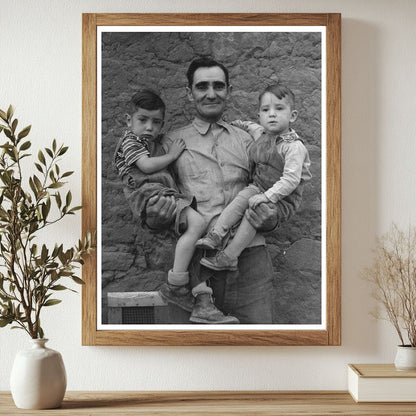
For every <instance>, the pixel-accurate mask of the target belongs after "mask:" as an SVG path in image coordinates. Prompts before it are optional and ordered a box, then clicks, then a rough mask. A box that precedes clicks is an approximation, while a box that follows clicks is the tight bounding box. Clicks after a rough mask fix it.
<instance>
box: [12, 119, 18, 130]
mask: <svg viewBox="0 0 416 416" xmlns="http://www.w3.org/2000/svg"><path fill="white" fill-rule="evenodd" d="M17 123H18V120H17V118H15V119H14V120H13V123H12V132H13V133H14V132H15V131H16V127H17Z"/></svg>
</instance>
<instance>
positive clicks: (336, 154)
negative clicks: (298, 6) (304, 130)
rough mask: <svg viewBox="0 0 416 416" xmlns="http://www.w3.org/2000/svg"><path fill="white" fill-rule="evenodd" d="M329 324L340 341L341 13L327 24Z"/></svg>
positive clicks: (333, 338)
mask: <svg viewBox="0 0 416 416" xmlns="http://www.w3.org/2000/svg"><path fill="white" fill-rule="evenodd" d="M327 61H328V64H327V110H326V111H327V132H326V136H327V163H326V165H327V172H326V184H327V198H326V200H327V220H326V224H327V236H326V247H327V250H326V257H327V259H326V263H327V264H326V266H327V317H328V322H327V327H328V344H329V345H341V238H340V236H341V15H340V14H337V13H333V14H329V15H328V25H327Z"/></svg>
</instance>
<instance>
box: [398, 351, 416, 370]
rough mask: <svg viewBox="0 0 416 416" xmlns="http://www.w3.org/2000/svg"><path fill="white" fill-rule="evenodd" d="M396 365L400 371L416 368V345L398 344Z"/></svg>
mask: <svg viewBox="0 0 416 416" xmlns="http://www.w3.org/2000/svg"><path fill="white" fill-rule="evenodd" d="M394 365H395V367H396V369H397V370H399V371H415V370H416V347H411V346H409V345H398V346H397V353H396V358H395V360H394Z"/></svg>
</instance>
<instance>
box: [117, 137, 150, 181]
mask: <svg viewBox="0 0 416 416" xmlns="http://www.w3.org/2000/svg"><path fill="white" fill-rule="evenodd" d="M145 155H147V156H149V155H150V152H149V143H148V141H147V140H146V139H145V138H142V137H138V136H136V135H135V134H134V133H132V132H131V131H129V130H128V131H126V132H125V133H124V135H123V137H121V139H120V140H119V142H118V144H117V148H116V151H115V153H114V163H115V166H116V169H117V172H118V174H119V176H120V177H121V178H122V177H123V176H124V175H127V174H128V173H129V172H130V171H131V169H132V167H133V166H135V163H136V162H137V161H138V160H139V159H140V158H141V157H143V156H145Z"/></svg>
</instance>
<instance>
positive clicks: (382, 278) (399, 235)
mask: <svg viewBox="0 0 416 416" xmlns="http://www.w3.org/2000/svg"><path fill="white" fill-rule="evenodd" d="M374 253H375V258H374V262H373V265H372V267H370V268H367V269H365V271H364V273H363V275H364V278H366V279H367V280H368V281H369V282H370V283H371V284H372V285H373V287H374V293H373V297H374V298H375V299H376V300H377V301H379V302H380V303H381V305H382V306H383V309H384V312H385V314H386V316H385V315H384V314H377V315H376V317H377V318H380V319H387V320H388V321H389V322H391V324H392V325H393V326H394V328H395V330H396V332H397V335H398V336H399V339H400V342H401V345H406V344H407V343H408V344H410V345H411V346H416V228H412V227H409V229H408V230H407V231H402V230H400V229H399V228H398V227H397V225H395V224H393V225H392V227H391V229H390V231H389V232H388V233H386V234H385V235H384V236H382V237H381V238H380V239H378V240H377V245H376V248H375V250H374Z"/></svg>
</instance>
